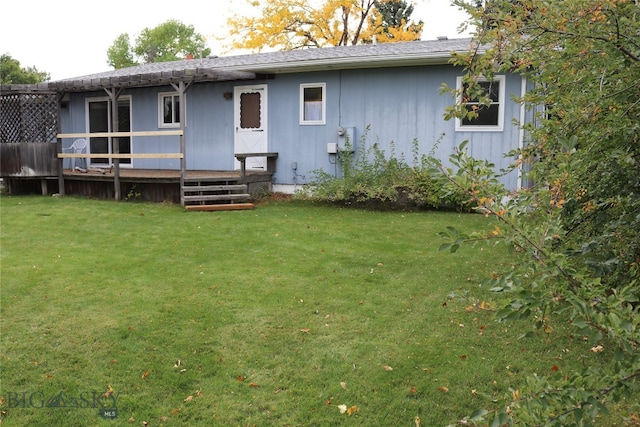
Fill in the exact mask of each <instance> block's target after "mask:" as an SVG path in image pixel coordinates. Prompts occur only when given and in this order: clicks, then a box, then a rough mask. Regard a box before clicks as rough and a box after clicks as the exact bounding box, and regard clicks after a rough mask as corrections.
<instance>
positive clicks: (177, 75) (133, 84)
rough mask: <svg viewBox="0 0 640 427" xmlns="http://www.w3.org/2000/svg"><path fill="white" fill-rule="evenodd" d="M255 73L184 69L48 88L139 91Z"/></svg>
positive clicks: (62, 83) (63, 83) (244, 77)
mask: <svg viewBox="0 0 640 427" xmlns="http://www.w3.org/2000/svg"><path fill="white" fill-rule="evenodd" d="M255 78H256V74H255V73H253V72H245V71H220V70H214V69H196V70H192V69H187V70H179V71H175V70H174V71H165V72H155V73H140V74H131V75H126V76H110V77H95V78H92V77H91V76H87V77H85V78H81V79H75V80H60V81H55V82H49V85H48V87H49V89H51V90H55V91H57V92H89V91H94V90H101V89H111V88H119V89H126V88H138V87H155V86H167V85H170V84H171V83H179V82H181V81H182V82H185V83H193V82H216V81H231V80H253V79H255Z"/></svg>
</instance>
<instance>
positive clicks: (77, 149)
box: [68, 138, 87, 170]
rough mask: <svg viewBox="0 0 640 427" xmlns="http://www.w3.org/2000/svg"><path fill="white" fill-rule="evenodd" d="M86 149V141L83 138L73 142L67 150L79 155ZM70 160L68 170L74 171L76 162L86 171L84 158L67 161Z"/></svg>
mask: <svg viewBox="0 0 640 427" xmlns="http://www.w3.org/2000/svg"><path fill="white" fill-rule="evenodd" d="M86 148H87V140H86V139H84V138H81V139H76V140H75V141H73V144H71V146H70V147H69V148H68V150H71V152H73V153H75V154H80V153H84V152H85V150H86ZM69 160H71V162H70V165H69V168H70V169H72V170H73V169H74V168H75V167H76V165H77V164H78V161H80V162H82V163H81V164H83V168H84V169H87V159H85V158H75V157H74V158H71V159H69Z"/></svg>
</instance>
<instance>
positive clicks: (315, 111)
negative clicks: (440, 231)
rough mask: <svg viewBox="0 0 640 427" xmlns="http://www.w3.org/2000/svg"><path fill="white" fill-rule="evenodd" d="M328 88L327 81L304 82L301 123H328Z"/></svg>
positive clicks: (301, 89) (301, 95)
mask: <svg viewBox="0 0 640 427" xmlns="http://www.w3.org/2000/svg"><path fill="white" fill-rule="evenodd" d="M326 89H327V84H326V83H303V84H301V85H300V124H301V125H323V124H325V123H326V120H327V119H326V113H327V90H326Z"/></svg>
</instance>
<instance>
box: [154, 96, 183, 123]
mask: <svg viewBox="0 0 640 427" xmlns="http://www.w3.org/2000/svg"><path fill="white" fill-rule="evenodd" d="M180 108H181V105H180V96H179V95H178V92H161V93H159V94H158V127H160V128H177V127H180Z"/></svg>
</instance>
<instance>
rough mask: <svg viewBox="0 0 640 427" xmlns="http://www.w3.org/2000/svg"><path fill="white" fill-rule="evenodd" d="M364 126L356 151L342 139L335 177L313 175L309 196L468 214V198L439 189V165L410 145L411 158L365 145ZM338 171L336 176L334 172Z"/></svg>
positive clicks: (446, 188) (448, 187) (451, 188)
mask: <svg viewBox="0 0 640 427" xmlns="http://www.w3.org/2000/svg"><path fill="white" fill-rule="evenodd" d="M367 134H368V128H367V129H365V133H364V135H363V136H362V137H361V138H360V140H359V142H358V144H357V149H355V148H354V145H353V144H352V142H351V141H349V140H347V141H346V143H345V146H344V147H341V149H340V151H339V153H338V155H337V156H336V173H333V174H332V173H329V172H326V171H325V170H323V169H318V170H314V171H312V173H313V176H314V178H313V183H312V184H311V185H310V187H309V189H310V192H305V194H310V197H311V198H313V199H315V200H321V201H328V202H336V203H342V204H347V205H359V206H368V207H375V208H383V209H391V208H395V207H403V208H405V207H419V208H447V209H457V210H467V211H468V210H469V209H470V206H469V205H468V203H467V202H468V201H469V198H468V197H466V196H465V195H464V194H463V192H462V191H459V190H458V189H457V188H456V187H454V186H451V185H443V184H445V183H444V182H443V179H442V176H441V174H440V173H439V171H438V168H437V165H438V161H437V160H436V159H435V158H434V157H433V156H432V155H420V154H418V150H419V144H418V141H417V140H414V141H413V149H412V151H413V160H412V162H408V161H407V160H406V159H405V156H404V154H402V153H401V154H398V153H396V152H395V144H394V143H393V141H392V142H391V143H390V147H391V150H390V152H389V153H388V154H387V153H385V151H384V150H382V149H381V148H380V147H379V145H378V144H377V143H374V144H371V145H368V144H367ZM338 171H339V172H338Z"/></svg>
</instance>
